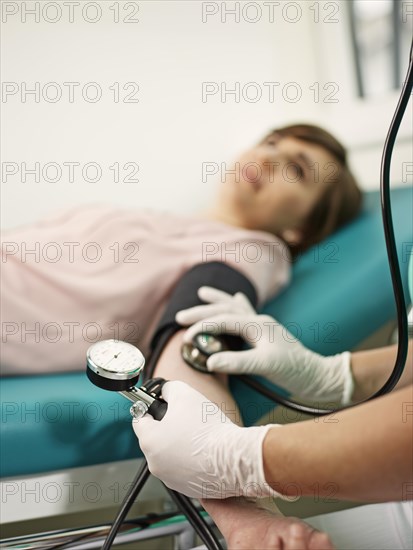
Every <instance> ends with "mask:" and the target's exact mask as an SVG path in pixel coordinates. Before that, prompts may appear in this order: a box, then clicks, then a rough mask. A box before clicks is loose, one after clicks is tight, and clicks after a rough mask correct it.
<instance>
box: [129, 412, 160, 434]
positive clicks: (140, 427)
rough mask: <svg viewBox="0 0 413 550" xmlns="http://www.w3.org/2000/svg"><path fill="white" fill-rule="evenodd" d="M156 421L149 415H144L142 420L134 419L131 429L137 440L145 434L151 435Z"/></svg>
mask: <svg viewBox="0 0 413 550" xmlns="http://www.w3.org/2000/svg"><path fill="white" fill-rule="evenodd" d="M154 423H156V420H154V419H153V418H152V416H151V415H150V414H145V416H143V417H142V418H134V419H133V420H132V428H133V431H134V432H135V435H136V437H137V438H138V439H140V438H142V439H143V438H144V437H145V435H146V434H147V433H151V432H152V430H153V428H154Z"/></svg>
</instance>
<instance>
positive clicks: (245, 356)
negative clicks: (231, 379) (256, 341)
mask: <svg viewBox="0 0 413 550" xmlns="http://www.w3.org/2000/svg"><path fill="white" fill-rule="evenodd" d="M256 354H257V352H256V350H254V349H249V350H246V351H222V352H220V353H214V354H213V355H211V356H210V357H209V358H208V360H207V369H208V370H209V371H211V372H225V373H228V374H241V373H248V372H253V371H254V370H255V369H256V359H257V358H256Z"/></svg>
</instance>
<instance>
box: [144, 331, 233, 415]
mask: <svg viewBox="0 0 413 550" xmlns="http://www.w3.org/2000/svg"><path fill="white" fill-rule="evenodd" d="M183 333H184V331H183V330H182V331H179V332H177V333H176V334H175V335H174V336H173V337H172V338H171V339H170V340H169V342H168V344H167V345H166V347H165V349H164V350H163V352H162V354H161V356H160V358H159V361H158V363H157V365H156V368H155V373H154V376H160V377H162V378H165V380H182V381H183V382H186V383H187V384H189V385H190V386H192V387H193V388H194V389H196V390H198V391H199V392H201V393H202V394H203V395H205V397H207V398H208V399H209V400H210V401H213V402H214V403H215V404H216V405H218V407H220V408H221V409H222V410H223V411H224V413H225V414H226V415H227V416H228V417H229V418H230V420H232V422H234V423H235V424H239V425H242V419H241V413H240V411H239V409H238V407H237V404H236V403H235V401H234V398H233V397H232V395H231V393H230V391H229V389H228V376H227V375H224V374H215V375H211V374H204V373H202V372H199V371H197V370H195V369H193V368H191V367H190V366H188V365H187V364H186V363H185V361H184V360H183V359H182V356H181V346H182V335H183ZM188 414H191V411H188Z"/></svg>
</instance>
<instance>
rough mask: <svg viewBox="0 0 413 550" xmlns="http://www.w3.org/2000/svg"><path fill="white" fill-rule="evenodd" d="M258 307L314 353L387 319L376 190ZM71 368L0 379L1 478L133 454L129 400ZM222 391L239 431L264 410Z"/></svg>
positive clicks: (261, 402) (389, 302) (258, 399)
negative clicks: (238, 418)
mask: <svg viewBox="0 0 413 550" xmlns="http://www.w3.org/2000/svg"><path fill="white" fill-rule="evenodd" d="M412 195H413V193H412V189H410V188H405V187H404V188H395V189H393V190H392V210H393V218H394V227H395V232H396V240H397V243H398V253H399V261H400V267H401V271H402V277H403V284H404V287H405V290H406V296H408V292H407V287H408V262H409V257H410V250H411V248H412V246H413V227H412V226H413V223H412V218H413V215H412V212H413V200H412V198H413V197H412ZM263 311H264V312H265V313H268V314H270V315H272V316H274V317H275V318H276V319H277V320H278V321H280V322H281V323H282V324H284V325H285V326H286V327H287V328H288V329H289V331H290V332H291V333H292V334H294V335H295V336H297V337H299V338H300V339H301V340H302V342H303V343H304V344H305V345H306V346H308V347H309V348H311V349H313V350H315V351H318V352H320V353H322V354H334V353H337V352H340V351H343V350H347V349H352V348H354V347H355V346H357V345H358V344H359V343H360V342H361V341H363V340H364V339H365V338H366V337H368V336H369V335H371V334H372V333H374V332H375V331H376V330H378V329H379V328H380V327H382V326H383V325H385V324H386V323H387V322H389V321H391V320H392V319H395V306H394V302H393V293H392V287H391V280H390V274H389V269H388V265H387V255H386V250H385V243H384V235H383V229H382V221H381V210H380V198H379V194H378V192H367V193H365V203H364V209H363V213H362V214H361V216H360V217H359V218H358V219H357V220H356V221H355V222H353V223H352V224H350V225H349V226H347V227H345V228H344V229H342V230H340V231H339V232H337V233H336V234H334V235H332V236H330V237H329V238H328V239H327V240H326V241H324V242H322V243H320V244H319V245H317V246H315V247H313V248H312V249H310V250H308V251H307V252H306V253H305V254H303V255H302V256H301V257H300V259H299V260H298V261H297V263H295V264H294V266H293V281H292V284H291V286H290V287H289V288H287V289H286V290H285V291H284V292H283V293H282V294H280V295H279V296H277V298H275V299H274V300H272V301H271V302H269V303H268V304H266V306H265V308H264V310H263ZM79 368H81V369H82V370H81V371H79V372H75V373H70V374H59V373H57V374H55V375H36V376H24V377H8V378H3V379H2V380H1V401H2V420H1V445H0V453H1V455H0V460H1V462H0V466H1V476H2V477H19V476H24V475H28V474H35V473H39V472H48V471H51V470H52V471H53V470H62V469H67V468H74V467H79V466H88V465H93V464H101V463H106V462H114V461H119V460H125V459H130V458H133V457H138V456H142V455H141V453H140V450H139V446H138V442H137V440H136V437H135V435H134V434H133V431H132V429H131V426H130V424H131V421H130V415H129V403H128V402H126V400H125V399H124V398H123V397H121V396H119V395H117V394H115V393H113V392H105V391H103V390H100V389H98V388H96V387H95V386H93V385H92V384H91V383H90V382H89V380H88V379H87V377H86V374H85V368H84V366H83V365H80V366H79ZM231 387H232V390H233V392H234V394H235V397H236V399H237V401H238V403H239V405H240V407H241V410H242V413H243V416H244V420H245V421H246V423H247V424H248V425H249V424H252V423H254V422H255V421H257V420H258V418H259V417H260V416H262V415H263V414H265V413H266V412H268V409H269V407H272V406H273V405H271V404H270V403H269V402H268V399H267V398H264V397H262V396H261V395H260V394H258V393H256V392H255V391H253V390H252V389H250V388H248V387H246V386H244V385H243V384H242V382H240V381H238V380H237V379H236V378H233V379H232V381H231Z"/></svg>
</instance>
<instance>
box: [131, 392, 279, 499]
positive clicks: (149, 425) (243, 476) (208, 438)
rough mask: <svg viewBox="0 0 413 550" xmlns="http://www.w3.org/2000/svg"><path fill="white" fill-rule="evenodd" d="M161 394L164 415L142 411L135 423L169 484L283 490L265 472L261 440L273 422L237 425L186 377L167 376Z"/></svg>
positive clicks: (223, 494) (154, 469) (256, 493)
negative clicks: (272, 484)
mask: <svg viewBox="0 0 413 550" xmlns="http://www.w3.org/2000/svg"><path fill="white" fill-rule="evenodd" d="M162 397H163V398H164V399H165V401H167V402H168V410H167V412H166V414H165V416H164V417H163V419H162V420H160V421H157V420H154V419H153V418H152V417H151V416H150V415H149V414H146V415H145V416H144V417H143V418H140V419H139V420H133V429H134V431H135V433H136V435H137V436H138V438H139V445H140V447H141V449H142V451H143V453H144V454H145V456H146V459H147V461H148V466H149V470H150V471H151V473H152V474H154V475H155V476H156V477H158V478H159V479H160V480H161V481H163V482H164V483H165V485H166V486H167V487H169V488H171V489H174V490H176V491H179V492H180V493H183V494H184V495H187V496H189V497H193V498H215V499H222V498H228V497H233V496H247V497H256V498H263V497H267V496H273V497H276V496H281V495H279V494H278V493H276V492H275V491H273V490H272V489H271V487H270V485H269V484H268V483H267V482H266V480H265V476H264V465H263V455H262V444H263V441H264V438H265V436H266V434H267V432H268V430H269V429H270V428H273V427H274V425H267V426H254V427H251V428H241V427H239V426H236V425H235V424H234V423H233V422H231V421H230V420H229V418H228V417H227V416H226V415H225V414H224V413H223V412H222V411H221V409H220V408H219V407H218V406H217V405H215V404H214V403H212V402H211V401H209V400H208V399H207V398H206V397H204V396H203V395H202V394H201V393H199V392H198V391H196V390H194V389H193V388H191V386H189V385H188V384H185V383H184V382H178V381H176V382H167V383H166V384H165V385H164V387H163V388H162ZM281 429H282V428H281Z"/></svg>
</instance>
